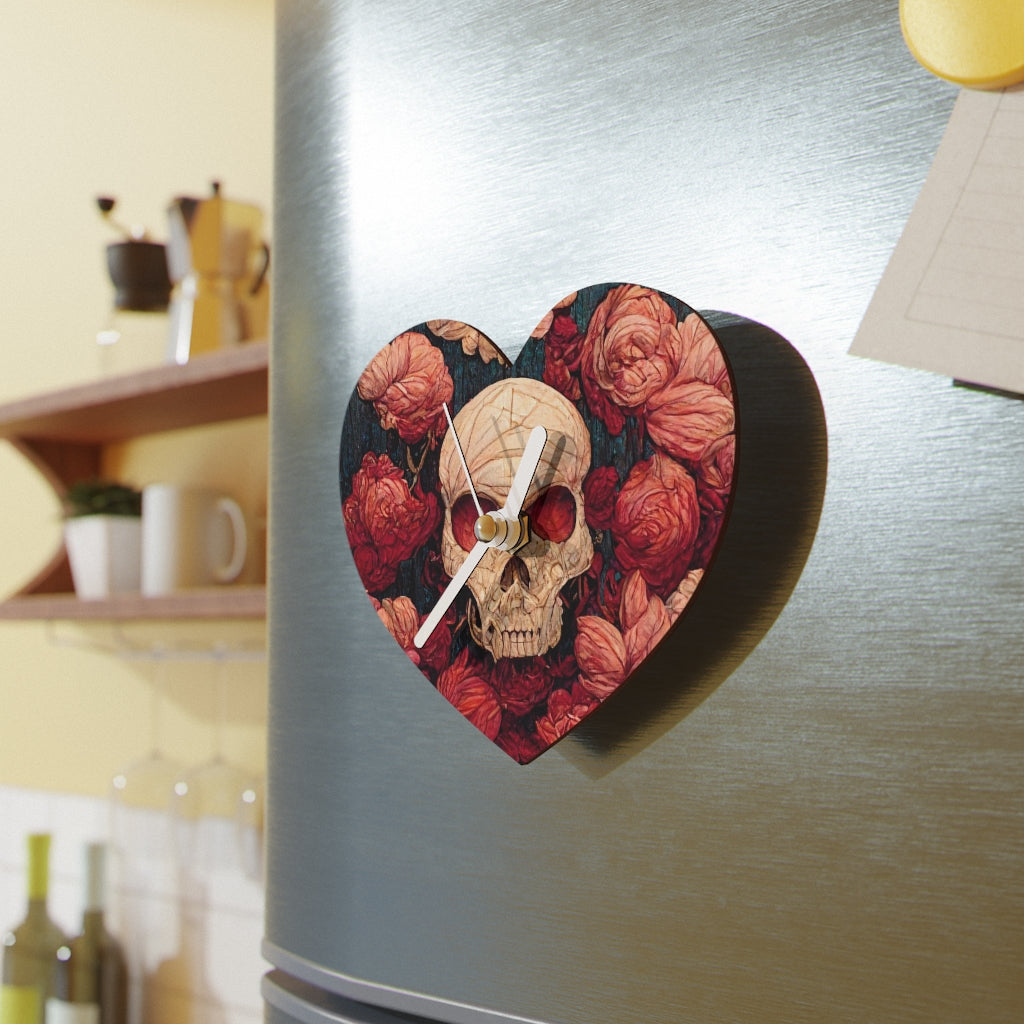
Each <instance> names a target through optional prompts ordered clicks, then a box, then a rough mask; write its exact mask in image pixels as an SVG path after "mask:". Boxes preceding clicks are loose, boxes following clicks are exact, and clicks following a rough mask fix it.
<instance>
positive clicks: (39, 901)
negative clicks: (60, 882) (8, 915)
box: [0, 833, 66, 1024]
mask: <svg viewBox="0 0 1024 1024" xmlns="http://www.w3.org/2000/svg"><path fill="white" fill-rule="evenodd" d="M49 878H50V836H49V835H47V834H45V833H37V834H33V835H30V836H29V837H28V908H27V909H26V911H25V917H24V918H23V919H22V921H21V923H20V924H18V925H16V926H15V927H14V928H13V929H12V930H11V931H9V932H7V933H6V934H5V935H4V937H3V958H4V962H3V975H2V977H3V981H2V984H0V1024H44V1021H45V1008H46V1000H47V998H48V997H49V996H50V995H51V994H52V991H53V988H52V986H53V980H54V979H53V965H54V958H55V956H56V954H57V950H58V949H59V948H60V947H61V946H62V945H63V944H64V942H65V941H66V940H65V936H64V933H63V932H62V931H61V930H60V928H59V927H57V925H56V924H55V923H54V922H53V920H52V919H51V918H50V913H49V909H48V907H47V904H46V897H47V891H48V889H49Z"/></svg>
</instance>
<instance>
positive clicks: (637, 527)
mask: <svg viewBox="0 0 1024 1024" xmlns="http://www.w3.org/2000/svg"><path fill="white" fill-rule="evenodd" d="M699 529H700V507H699V505H698V503H697V487H696V484H695V483H694V480H693V477H692V476H690V474H689V473H687V472H686V470H685V469H684V468H683V467H682V466H681V465H680V464H679V463H678V462H676V461H675V460H674V459H671V458H669V456H667V455H664V454H662V453H661V452H658V453H656V454H655V455H654V457H653V458H650V459H648V460H646V461H645V462H638V463H637V464H636V465H635V466H634V467H633V468H632V469H631V470H630V471H629V476H628V477H627V478H626V482H625V483H624V484H623V485H622V490H621V491H620V492H619V497H618V500H617V501H616V502H615V514H614V516H613V517H612V538H613V540H614V544H615V558H616V561H617V562H618V563H619V565H620V566H621V567H622V568H623V569H624V570H626V571H627V572H629V571H630V570H631V569H639V571H640V573H641V575H642V576H643V577H644V579H645V580H646V581H647V582H648V583H649V584H650V585H651V587H652V588H653V589H654V590H655V591H656V592H657V593H659V594H664V593H667V592H668V591H669V590H671V589H672V588H673V587H674V586H675V585H676V584H677V583H678V582H679V580H680V579H682V576H683V573H684V572H686V569H687V567H688V566H689V564H690V559H691V557H692V556H693V546H694V542H695V541H696V539H697V531H698V530H699Z"/></svg>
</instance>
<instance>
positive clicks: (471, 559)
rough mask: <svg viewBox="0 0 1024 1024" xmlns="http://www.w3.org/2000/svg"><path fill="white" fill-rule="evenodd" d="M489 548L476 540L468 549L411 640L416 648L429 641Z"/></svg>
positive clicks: (488, 545)
mask: <svg viewBox="0 0 1024 1024" xmlns="http://www.w3.org/2000/svg"><path fill="white" fill-rule="evenodd" d="M489 547H491V545H490V544H485V543H484V542H483V541H482V540H478V541H477V542H476V543H475V544H474V545H473V547H472V548H470V551H469V554H468V555H466V560H465V561H464V562H463V563H462V565H461V566H460V567H459V571H458V572H457V573H456V574H455V575H454V576H453V577H452V580H451V583H449V584H448V586H447V587H445V588H444V592H443V593H442V594H441V596H440V597H439V598H438V599H437V604H435V605H434V607H433V608H431V609H430V614H429V615H428V616H427V617H426V618H425V619H424V620H423V625H422V626H420V628H419V630H418V631H417V633H416V635H415V636H414V637H413V638H412V642H413V644H414V645H415V646H416V647H417V648H420V647H422V646H423V645H424V644H425V643H426V642H427V641H428V640H429V639H430V634H431V633H433V632H434V630H435V629H437V627H438V625H440V622H441V620H442V619H443V618H444V613H445V612H446V611H448V609H449V608H450V607H451V604H452V601H454V600H455V598H456V597H457V596H458V593H459V591H460V590H461V589H462V588H463V587H464V586H465V585H466V581H467V580H468V579H469V577H470V576H471V575H472V573H473V570H474V569H475V568H476V567H477V566H478V565H479V564H480V559H481V558H483V557H484V555H485V554H487V549H488V548H489Z"/></svg>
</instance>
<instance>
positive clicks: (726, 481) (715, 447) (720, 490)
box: [697, 434, 736, 512]
mask: <svg viewBox="0 0 1024 1024" xmlns="http://www.w3.org/2000/svg"><path fill="white" fill-rule="evenodd" d="M735 468H736V435H735V434H726V435H725V436H724V437H720V438H718V439H717V440H716V441H712V442H711V444H710V445H708V448H707V450H706V451H705V452H704V455H703V457H702V458H701V460H700V464H699V465H698V466H697V480H698V483H699V485H700V486H699V488H698V490H699V492H700V504H701V508H704V509H706V510H707V511H709V512H722V511H724V510H725V505H726V502H727V501H728V500H729V492H730V491H731V489H732V478H733V473H734V472H735Z"/></svg>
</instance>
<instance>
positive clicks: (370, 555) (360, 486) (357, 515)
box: [341, 452, 441, 593]
mask: <svg viewBox="0 0 1024 1024" xmlns="http://www.w3.org/2000/svg"><path fill="white" fill-rule="evenodd" d="M341 508H342V514H343V516H344V518H345V529H346V530H347V531H348V540H349V544H350V545H351V546H352V554H353V555H354V557H355V560H356V566H357V567H358V568H359V575H360V576H361V577H362V580H363V585H364V586H365V587H366V589H367V590H369V591H370V592H371V593H373V592H380V591H382V590H384V589H386V588H387V587H389V586H391V584H392V583H394V581H395V575H396V571H397V569H398V566H399V565H400V564H401V563H402V562H404V561H405V560H406V559H408V558H411V557H412V555H413V554H414V553H415V552H416V551H417V550H418V549H419V548H420V547H422V546H423V544H424V543H425V542H426V541H427V539H428V538H429V537H430V535H431V534H432V533H433V532H434V531H435V530H436V529H437V527H438V526H439V525H440V522H441V512H440V508H439V506H438V502H437V497H436V495H433V494H428V495H426V496H420V495H418V494H417V495H414V494H413V493H412V492H411V491H410V490H409V485H408V484H407V483H406V482H405V478H404V477H403V476H402V471H401V470H400V469H399V468H398V467H397V466H396V465H395V464H394V463H393V462H392V461H391V459H389V458H388V457H387V456H386V455H381V456H380V457H378V456H376V455H374V454H373V453H372V452H368V453H367V454H366V455H364V456H363V461H362V464H361V465H360V467H359V470H358V472H357V473H356V475H355V477H353V479H352V493H351V494H350V495H349V496H348V497H347V498H346V499H345V500H344V502H343V503H342V506H341Z"/></svg>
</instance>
